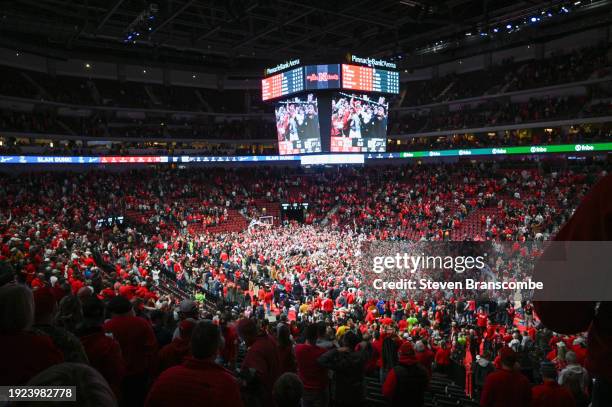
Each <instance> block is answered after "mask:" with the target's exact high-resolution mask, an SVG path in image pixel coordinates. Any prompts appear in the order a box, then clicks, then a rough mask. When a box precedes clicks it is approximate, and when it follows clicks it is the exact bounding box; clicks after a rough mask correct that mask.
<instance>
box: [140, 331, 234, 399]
mask: <svg viewBox="0 0 612 407" xmlns="http://www.w3.org/2000/svg"><path fill="white" fill-rule="evenodd" d="M220 347H221V333H220V331H219V327H217V326H216V325H215V324H213V323H212V322H209V321H200V322H198V323H197V324H196V325H195V327H194V329H193V333H192V335H191V354H192V355H193V356H192V357H189V358H187V360H185V362H183V364H181V365H179V366H174V367H171V368H170V369H168V370H166V371H165V372H163V373H162V374H161V375H160V376H159V377H158V378H157V380H156V381H155V383H154V384H153V386H152V387H151V391H150V392H149V394H148V396H147V400H146V403H145V406H146V407H157V406H159V407H167V406H177V407H190V406H193V407H196V406H202V405H210V406H225V407H242V406H243V403H242V399H241V398H240V386H239V385H238V383H237V381H236V379H235V378H234V377H233V376H232V375H231V373H230V372H229V371H227V370H225V369H224V368H223V367H221V366H220V365H218V364H216V363H215V357H216V356H217V354H218V351H219V349H220Z"/></svg>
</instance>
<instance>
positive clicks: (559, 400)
mask: <svg viewBox="0 0 612 407" xmlns="http://www.w3.org/2000/svg"><path fill="white" fill-rule="evenodd" d="M540 373H541V374H542V380H543V383H542V384H540V385H537V386H534V387H533V389H531V407H575V406H576V402H575V401H574V397H573V396H572V393H571V392H570V391H569V390H568V389H567V388H565V387H563V386H560V385H559V384H558V383H557V370H556V368H555V365H554V364H552V363H551V362H542V363H541V364H540Z"/></svg>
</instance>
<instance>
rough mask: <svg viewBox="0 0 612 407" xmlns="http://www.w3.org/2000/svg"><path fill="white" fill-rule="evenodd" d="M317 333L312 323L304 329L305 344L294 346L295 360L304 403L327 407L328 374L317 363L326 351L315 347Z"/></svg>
mask: <svg viewBox="0 0 612 407" xmlns="http://www.w3.org/2000/svg"><path fill="white" fill-rule="evenodd" d="M318 333H319V329H318V326H317V324H314V323H313V324H310V325H308V326H307V327H306V343H303V344H299V345H296V346H295V359H296V361H297V372H298V376H299V377H300V380H302V384H303V385H304V395H303V399H304V401H305V402H307V403H308V404H309V405H321V406H327V403H328V401H329V391H328V390H329V389H328V373H327V369H326V368H324V367H323V366H321V365H320V364H319V363H318V362H317V359H319V356H321V355H322V354H324V353H325V352H326V349H324V348H321V347H319V346H317V345H316V344H317V339H318ZM317 403H318V404H317Z"/></svg>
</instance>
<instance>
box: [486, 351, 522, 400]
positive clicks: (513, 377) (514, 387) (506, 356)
mask: <svg viewBox="0 0 612 407" xmlns="http://www.w3.org/2000/svg"><path fill="white" fill-rule="evenodd" d="M500 363H501V369H499V370H496V371H495V372H493V373H491V374H489V375H488V376H487V378H486V379H485V383H484V386H483V388H482V395H481V397H480V405H481V406H482V407H518V406H529V403H530V401H531V387H530V385H529V380H527V377H525V376H524V375H523V374H522V373H521V372H520V371H519V366H518V355H517V354H516V352H514V351H513V350H512V349H510V348H508V347H504V348H502V350H501V351H500Z"/></svg>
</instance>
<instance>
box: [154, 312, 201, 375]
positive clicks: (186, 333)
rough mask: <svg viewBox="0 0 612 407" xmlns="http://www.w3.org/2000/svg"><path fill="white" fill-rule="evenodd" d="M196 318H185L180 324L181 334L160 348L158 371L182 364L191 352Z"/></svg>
mask: <svg viewBox="0 0 612 407" xmlns="http://www.w3.org/2000/svg"><path fill="white" fill-rule="evenodd" d="M196 322H197V321H196V320H193V319H184V320H182V321H181V322H180V324H179V336H177V337H176V338H174V339H173V340H172V342H170V343H169V344H168V345H166V346H164V347H163V348H161V349H160V350H159V362H158V371H159V372H163V371H164V370H166V369H168V368H171V367H173V366H177V365H180V364H181V363H183V360H184V359H185V358H187V357H188V356H190V354H191V344H190V341H191V334H192V331H193V328H194V326H195V324H196Z"/></svg>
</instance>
